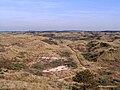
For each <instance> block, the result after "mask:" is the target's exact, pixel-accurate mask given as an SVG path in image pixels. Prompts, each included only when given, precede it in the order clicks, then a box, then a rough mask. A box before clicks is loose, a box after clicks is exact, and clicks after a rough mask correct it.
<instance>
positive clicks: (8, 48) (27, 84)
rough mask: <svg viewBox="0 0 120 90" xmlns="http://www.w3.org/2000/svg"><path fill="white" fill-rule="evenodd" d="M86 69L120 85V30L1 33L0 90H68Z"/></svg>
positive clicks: (103, 82)
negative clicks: (80, 72)
mask: <svg viewBox="0 0 120 90" xmlns="http://www.w3.org/2000/svg"><path fill="white" fill-rule="evenodd" d="M86 69H88V70H90V71H91V72H93V73H94V74H95V75H96V77H95V79H96V81H98V85H115V86H120V32H1V33H0V90H9V89H10V90H71V89H72V85H73V83H74V82H73V80H72V77H74V76H75V75H76V72H78V71H84V70H86ZM92 90H93V89H92Z"/></svg>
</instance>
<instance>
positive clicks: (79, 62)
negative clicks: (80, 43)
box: [67, 45, 86, 69]
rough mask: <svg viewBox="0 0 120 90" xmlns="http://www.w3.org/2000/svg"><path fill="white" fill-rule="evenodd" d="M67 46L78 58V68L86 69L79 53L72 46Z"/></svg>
mask: <svg viewBox="0 0 120 90" xmlns="http://www.w3.org/2000/svg"><path fill="white" fill-rule="evenodd" d="M67 46H68V47H69V48H70V49H71V51H72V52H73V53H74V55H75V56H76V58H77V60H76V62H78V66H81V67H82V68H83V69H86V67H85V65H84V64H83V63H82V61H81V60H80V58H79V55H78V53H77V51H76V50H74V49H73V48H72V47H71V46H69V45H67Z"/></svg>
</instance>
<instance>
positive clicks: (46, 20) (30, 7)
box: [0, 0, 120, 31]
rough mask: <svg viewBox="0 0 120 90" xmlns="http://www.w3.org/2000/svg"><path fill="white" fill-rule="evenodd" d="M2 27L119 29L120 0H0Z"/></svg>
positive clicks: (21, 28)
mask: <svg viewBox="0 0 120 90" xmlns="http://www.w3.org/2000/svg"><path fill="white" fill-rule="evenodd" d="M2 30H5V31H6V30H8V31H10V30H16V31H17V30H120V0H0V31H2Z"/></svg>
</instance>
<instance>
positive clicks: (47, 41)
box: [42, 39, 58, 45]
mask: <svg viewBox="0 0 120 90" xmlns="http://www.w3.org/2000/svg"><path fill="white" fill-rule="evenodd" d="M42 41H43V42H45V43H48V44H50V45H58V43H57V42H55V41H53V40H49V39H44V40H42Z"/></svg>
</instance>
